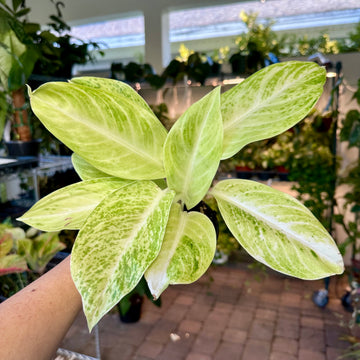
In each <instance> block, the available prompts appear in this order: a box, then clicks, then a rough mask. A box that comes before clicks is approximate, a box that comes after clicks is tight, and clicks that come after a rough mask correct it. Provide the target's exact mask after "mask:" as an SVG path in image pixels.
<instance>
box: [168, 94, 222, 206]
mask: <svg viewBox="0 0 360 360" xmlns="http://www.w3.org/2000/svg"><path fill="white" fill-rule="evenodd" d="M219 101H220V87H218V88H216V89H214V90H213V91H212V92H211V93H209V94H208V95H206V96H205V97H203V98H202V99H201V100H199V101H198V102H196V103H195V104H193V105H192V106H191V107H190V108H189V109H188V110H186V112H185V113H184V114H183V115H182V116H181V117H180V118H179V119H178V120H177V121H176V123H175V125H174V126H173V127H172V128H171V130H170V132H169V135H168V137H167V139H166V142H165V147H164V166H165V171H166V179H167V182H168V186H169V188H170V189H172V190H175V191H176V193H177V197H178V198H179V199H181V200H182V201H184V202H185V204H186V207H187V208H188V209H191V208H192V207H194V206H195V205H196V204H197V203H198V202H199V201H200V200H201V199H202V198H203V197H204V195H205V194H206V192H207V191H208V189H209V187H210V185H211V182H212V180H213V178H214V176H215V174H216V171H217V168H218V166H219V161H220V157H221V152H222V138H223V130H222V120H221V114H220V102H219Z"/></svg>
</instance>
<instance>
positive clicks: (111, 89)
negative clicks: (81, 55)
mask: <svg viewBox="0 0 360 360" xmlns="http://www.w3.org/2000/svg"><path fill="white" fill-rule="evenodd" d="M70 82H71V83H73V84H78V85H83V86H88V87H91V88H95V89H98V90H101V91H105V92H108V93H109V94H110V95H111V94H119V95H121V96H124V97H126V99H128V100H129V101H132V102H133V103H134V105H135V106H140V107H142V108H143V109H145V110H147V111H149V112H150V113H151V114H152V115H153V112H152V110H151V108H150V106H149V105H148V104H147V102H146V101H145V100H144V99H143V98H142V97H141V96H140V95H139V94H138V93H137V92H136V91H135V90H134V89H133V88H132V87H131V86H130V85H128V84H126V83H124V82H122V81H118V80H114V79H106V78H98V77H91V76H82V77H76V78H73V79H71V80H70Z"/></svg>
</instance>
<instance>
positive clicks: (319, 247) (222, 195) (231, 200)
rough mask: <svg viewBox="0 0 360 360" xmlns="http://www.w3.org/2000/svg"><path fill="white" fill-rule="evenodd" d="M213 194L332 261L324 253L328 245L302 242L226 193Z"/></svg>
mask: <svg viewBox="0 0 360 360" xmlns="http://www.w3.org/2000/svg"><path fill="white" fill-rule="evenodd" d="M212 193H213V194H214V196H215V197H219V198H220V199H222V200H224V201H226V202H227V203H230V204H232V205H234V206H235V207H237V208H240V209H241V210H244V211H245V212H247V213H249V214H250V215H251V216H253V217H255V218H256V219H259V220H260V221H262V222H264V223H266V224H267V225H269V226H270V227H271V228H273V229H276V230H278V231H280V232H282V233H284V234H286V235H289V237H291V238H292V239H294V240H295V241H296V242H297V243H299V244H304V245H306V246H307V247H309V248H310V249H311V250H313V251H315V252H316V253H317V255H318V256H319V257H322V258H324V259H326V260H327V261H332V260H331V259H330V258H329V257H328V255H327V254H326V253H325V254H324V253H323V250H324V247H328V244H324V243H321V244H320V245H318V243H311V242H309V241H307V240H305V241H301V239H299V236H298V235H297V234H296V233H294V232H293V231H291V230H289V229H284V228H283V227H281V226H279V225H278V224H279V223H278V222H271V221H270V219H269V217H264V216H262V215H261V214H260V213H259V212H257V211H254V210H252V209H251V208H249V207H247V206H244V205H242V204H241V203H240V202H238V201H236V199H234V198H233V197H231V196H228V195H227V194H226V193H225V192H223V191H219V190H216V189H213V190H212ZM319 250H320V251H319Z"/></svg>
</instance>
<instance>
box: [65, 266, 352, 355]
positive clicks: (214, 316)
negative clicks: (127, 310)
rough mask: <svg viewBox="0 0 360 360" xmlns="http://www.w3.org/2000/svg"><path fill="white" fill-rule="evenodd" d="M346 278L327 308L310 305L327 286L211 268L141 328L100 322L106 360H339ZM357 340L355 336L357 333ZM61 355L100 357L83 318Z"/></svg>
mask: <svg viewBox="0 0 360 360" xmlns="http://www.w3.org/2000/svg"><path fill="white" fill-rule="evenodd" d="M345 283H346V279H345V278H344V277H333V278H332V279H331V281H330V300H329V304H328V305H327V307H326V308H325V309H320V308H318V307H317V306H315V305H314V304H313V302H312V300H311V297H312V294H313V291H314V290H318V289H320V288H323V286H324V283H323V281H322V280H318V281H302V280H298V279H293V278H289V277H286V276H283V275H281V274H277V273H274V272H272V271H270V270H267V271H266V272H264V271H259V270H256V271H254V270H250V269H249V268H248V267H247V265H246V264H238V265H237V266H224V267H215V266H212V267H211V268H210V269H209V270H208V271H207V273H206V274H205V275H204V276H203V277H202V278H201V279H200V280H198V281H197V282H196V283H194V284H191V285H177V286H170V287H169V288H168V289H167V290H166V291H165V292H164V294H163V295H162V306H161V307H160V308H158V307H156V306H155V305H153V304H152V303H151V302H150V301H148V300H147V299H146V300H145V302H144V304H143V311H142V316H141V319H140V321H139V322H137V323H135V324H124V323H122V322H121V321H120V320H119V316H118V314H117V312H116V311H115V310H114V311H112V312H110V313H109V314H108V315H106V316H105V317H104V318H103V319H102V320H101V321H100V323H99V334H100V348H101V358H102V360H119V359H120V360H128V359H129V360H130V359H131V360H152V359H157V360H267V359H269V360H293V359H294V360H295V359H299V360H317V359H319V360H336V359H337V358H338V357H339V356H340V355H341V354H343V352H344V350H345V349H346V348H347V347H348V346H349V343H348V342H347V341H344V340H342V339H341V338H342V337H343V336H346V335H349V334H350V333H351V332H350V330H349V329H348V327H346V326H343V323H344V322H346V321H348V319H349V317H350V314H349V313H347V312H345V310H344V309H343V307H342V305H341V300H340V298H341V296H342V295H343V294H344V292H345ZM352 333H353V331H352ZM61 347H62V348H65V349H69V350H72V351H76V352H78V353H82V354H87V355H90V356H94V357H95V354H96V352H95V338H94V334H89V333H88V330H87V327H86V321H85V318H84V316H83V314H80V315H79V316H78V318H77V320H76V321H75V323H74V324H73V326H72V328H71V329H70V330H69V332H68V334H67V335H66V337H65V339H64V341H63V343H62V344H61Z"/></svg>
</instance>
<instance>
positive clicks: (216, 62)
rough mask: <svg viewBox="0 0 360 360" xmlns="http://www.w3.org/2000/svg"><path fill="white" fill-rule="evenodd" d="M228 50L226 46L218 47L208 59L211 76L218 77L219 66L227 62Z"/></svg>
mask: <svg viewBox="0 0 360 360" xmlns="http://www.w3.org/2000/svg"><path fill="white" fill-rule="evenodd" d="M229 52H230V48H229V47H228V46H223V47H220V48H219V49H216V50H214V52H213V54H212V55H211V57H210V66H211V75H213V76H219V75H220V73H221V65H222V64H223V63H224V62H226V61H228V57H229Z"/></svg>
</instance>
